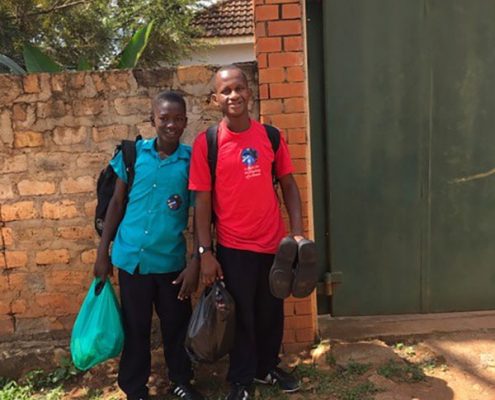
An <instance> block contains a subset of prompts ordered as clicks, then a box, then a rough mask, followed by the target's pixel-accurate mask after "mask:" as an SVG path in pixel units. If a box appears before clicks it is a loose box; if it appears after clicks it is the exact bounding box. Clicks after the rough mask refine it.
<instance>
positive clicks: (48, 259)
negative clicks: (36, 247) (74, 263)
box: [36, 249, 70, 265]
mask: <svg viewBox="0 0 495 400" xmlns="http://www.w3.org/2000/svg"><path fill="white" fill-rule="evenodd" d="M69 261H70V253H69V250H67V249H58V250H44V251H40V252H38V253H36V264H38V265H48V264H68V263H69Z"/></svg>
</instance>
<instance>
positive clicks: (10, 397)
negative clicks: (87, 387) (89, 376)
mask: <svg viewBox="0 0 495 400" xmlns="http://www.w3.org/2000/svg"><path fill="white" fill-rule="evenodd" d="M78 373H79V372H78V371H77V370H76V368H75V367H74V365H73V364H72V362H71V361H70V360H68V359H62V360H61V363H60V366H58V367H57V368H56V369H55V370H53V371H50V372H46V371H43V370H41V369H35V370H32V371H29V372H28V373H27V374H26V375H25V376H24V377H23V378H21V379H20V380H19V381H18V382H16V381H14V380H8V379H6V378H1V379H0V400H30V399H33V398H36V399H43V400H59V399H61V398H62V396H63V395H64V394H65V392H64V390H63V387H62V384H63V383H64V382H65V381H68V380H70V379H72V378H73V377H74V376H75V375H77V374H78ZM94 400H96V399H94Z"/></svg>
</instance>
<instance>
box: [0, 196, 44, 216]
mask: <svg viewBox="0 0 495 400" xmlns="http://www.w3.org/2000/svg"><path fill="white" fill-rule="evenodd" d="M0 210H1V212H2V221H18V220H25V219H33V218H36V216H37V213H36V210H35V209H34V203H33V202H32V201H19V202H18V203H14V204H3V205H2V207H1V208H0Z"/></svg>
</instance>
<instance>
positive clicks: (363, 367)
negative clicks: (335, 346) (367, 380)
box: [345, 361, 371, 375]
mask: <svg viewBox="0 0 495 400" xmlns="http://www.w3.org/2000/svg"><path fill="white" fill-rule="evenodd" d="M370 368H371V364H362V363H358V362H355V361H351V362H349V364H347V366H346V367H345V370H346V373H348V374H349V375H363V374H364V373H366V372H367V371H368V370H369V369H370Z"/></svg>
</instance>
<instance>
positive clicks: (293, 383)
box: [255, 367, 301, 393]
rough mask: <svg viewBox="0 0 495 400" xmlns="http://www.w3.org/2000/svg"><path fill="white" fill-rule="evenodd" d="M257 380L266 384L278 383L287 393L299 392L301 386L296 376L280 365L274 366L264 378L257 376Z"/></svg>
mask: <svg viewBox="0 0 495 400" xmlns="http://www.w3.org/2000/svg"><path fill="white" fill-rule="evenodd" d="M255 381H256V382H258V383H263V384H265V385H278V387H279V388H280V389H281V390H282V392H285V393H293V392H297V391H298V390H299V388H300V387H301V385H300V384H299V381H298V380H297V379H296V378H294V377H293V376H292V375H291V374H289V373H287V372H285V371H284V370H282V369H280V368H278V367H275V368H273V369H272V370H271V371H270V372H268V374H266V376H265V377H264V378H256V379H255Z"/></svg>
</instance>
